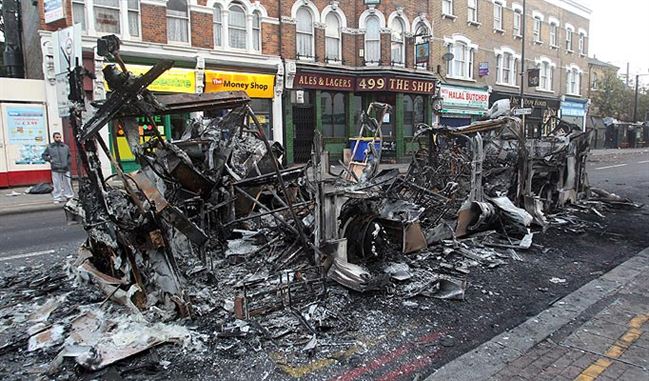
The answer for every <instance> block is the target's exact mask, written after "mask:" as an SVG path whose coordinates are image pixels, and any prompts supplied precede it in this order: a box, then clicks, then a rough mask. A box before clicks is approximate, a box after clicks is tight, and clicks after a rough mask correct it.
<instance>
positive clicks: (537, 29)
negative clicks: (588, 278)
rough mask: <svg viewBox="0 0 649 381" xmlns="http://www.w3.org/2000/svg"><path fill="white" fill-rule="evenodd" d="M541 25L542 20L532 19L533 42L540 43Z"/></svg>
mask: <svg viewBox="0 0 649 381" xmlns="http://www.w3.org/2000/svg"><path fill="white" fill-rule="evenodd" d="M541 25H543V22H542V20H541V19H540V18H539V17H534V29H533V32H534V42H541Z"/></svg>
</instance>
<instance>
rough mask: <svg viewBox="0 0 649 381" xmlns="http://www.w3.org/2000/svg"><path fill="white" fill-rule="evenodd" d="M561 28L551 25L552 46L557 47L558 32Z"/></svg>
mask: <svg viewBox="0 0 649 381" xmlns="http://www.w3.org/2000/svg"><path fill="white" fill-rule="evenodd" d="M558 30H559V26H558V25H557V24H555V23H550V46H557V31H558Z"/></svg>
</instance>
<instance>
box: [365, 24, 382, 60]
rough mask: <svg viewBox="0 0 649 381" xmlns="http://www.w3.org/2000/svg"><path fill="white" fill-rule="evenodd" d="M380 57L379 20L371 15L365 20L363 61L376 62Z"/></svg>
mask: <svg viewBox="0 0 649 381" xmlns="http://www.w3.org/2000/svg"><path fill="white" fill-rule="evenodd" d="M380 59H381V21H380V20H379V18H378V16H376V15H371V16H368V17H367V19H366V20H365V62H366V63H370V64H373V63H378V62H379V60H380Z"/></svg>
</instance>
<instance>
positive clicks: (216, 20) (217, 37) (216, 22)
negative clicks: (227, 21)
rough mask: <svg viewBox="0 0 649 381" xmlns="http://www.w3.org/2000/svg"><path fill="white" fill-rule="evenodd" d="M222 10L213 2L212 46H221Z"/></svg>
mask: <svg viewBox="0 0 649 381" xmlns="http://www.w3.org/2000/svg"><path fill="white" fill-rule="evenodd" d="M222 11H223V10H222V9H221V6H220V5H218V4H214V14H213V16H212V23H213V30H214V46H223V12H222Z"/></svg>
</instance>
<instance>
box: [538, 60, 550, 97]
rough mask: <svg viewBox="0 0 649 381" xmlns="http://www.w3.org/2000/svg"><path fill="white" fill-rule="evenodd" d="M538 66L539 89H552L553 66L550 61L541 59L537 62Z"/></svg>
mask: <svg viewBox="0 0 649 381" xmlns="http://www.w3.org/2000/svg"><path fill="white" fill-rule="evenodd" d="M538 67H539V90H545V91H552V77H553V72H554V68H553V67H552V63H550V62H548V61H542V62H541V63H539V64H538Z"/></svg>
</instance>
